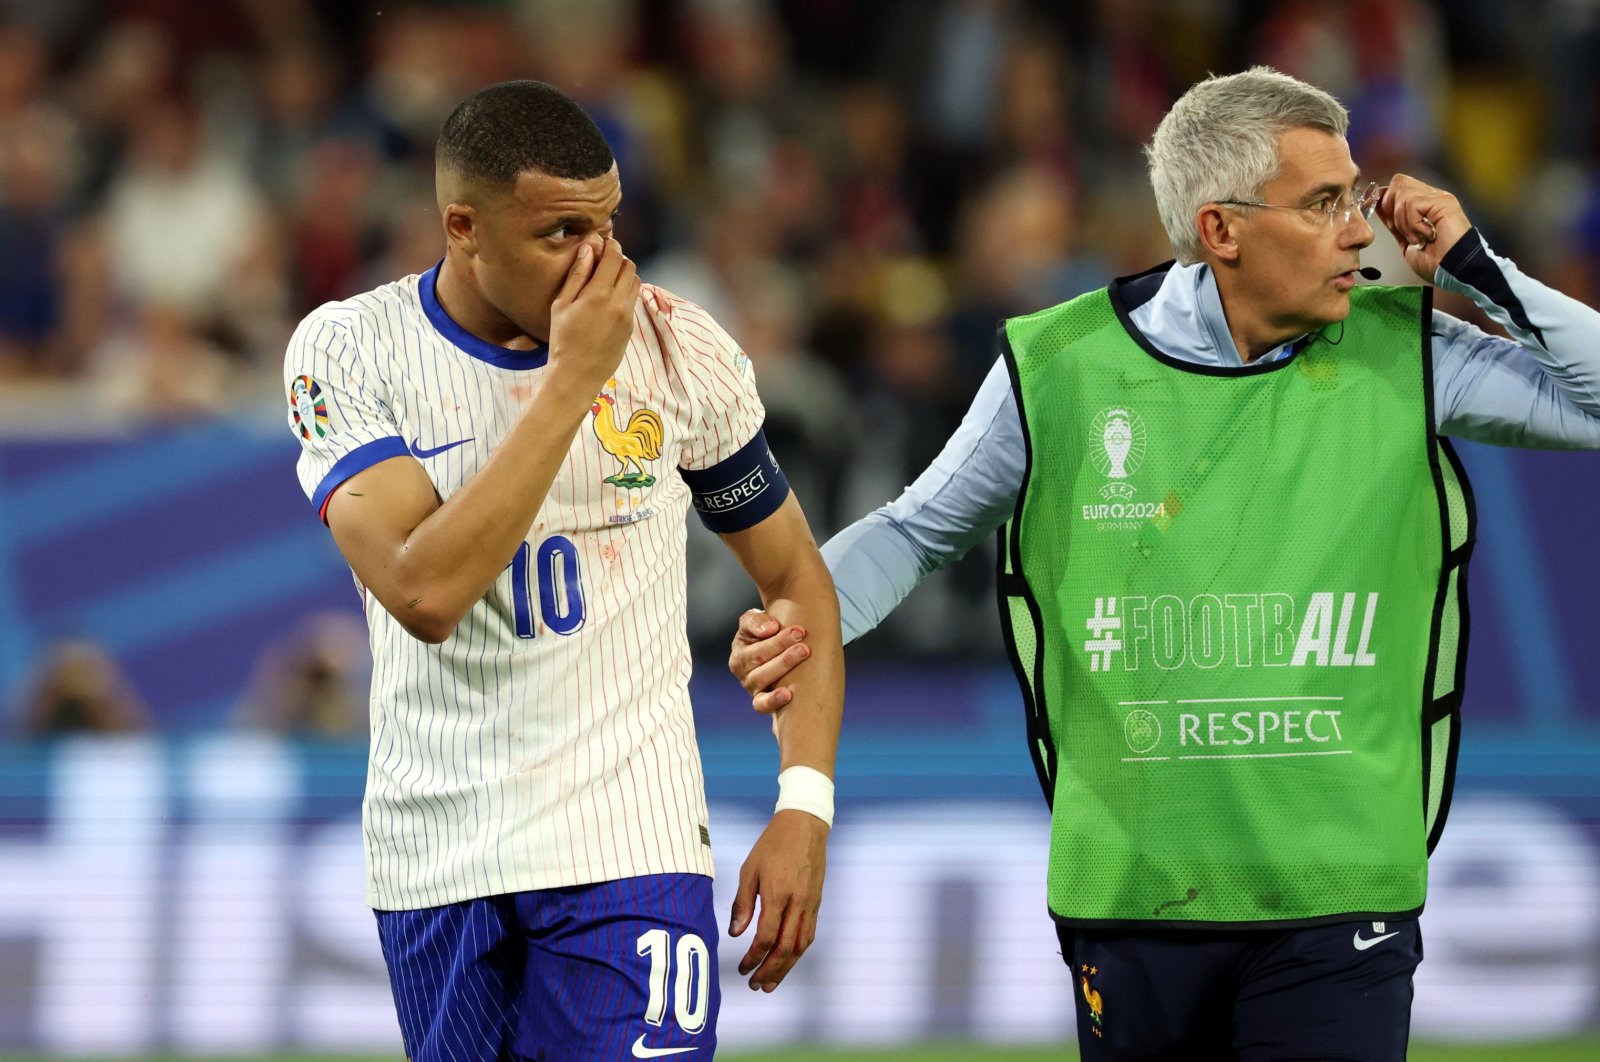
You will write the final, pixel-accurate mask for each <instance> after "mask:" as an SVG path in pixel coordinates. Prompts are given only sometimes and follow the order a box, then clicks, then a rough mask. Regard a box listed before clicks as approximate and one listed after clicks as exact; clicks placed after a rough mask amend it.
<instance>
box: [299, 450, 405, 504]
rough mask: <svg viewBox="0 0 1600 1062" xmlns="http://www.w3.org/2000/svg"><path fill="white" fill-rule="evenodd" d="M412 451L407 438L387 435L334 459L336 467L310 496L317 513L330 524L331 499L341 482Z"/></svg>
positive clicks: (324, 477) (334, 466)
mask: <svg viewBox="0 0 1600 1062" xmlns="http://www.w3.org/2000/svg"><path fill="white" fill-rule="evenodd" d="M410 452H411V451H409V450H407V449H406V441H405V440H404V439H402V438H400V437H399V436H398V435H388V436H385V437H384V438H382V439H374V440H372V441H371V442H369V443H362V444H361V445H360V446H358V447H356V448H355V449H354V450H351V451H350V452H349V453H347V454H345V455H344V456H343V457H341V458H339V460H338V461H335V462H334V465H333V467H332V468H330V469H328V474H327V475H325V476H323V477H322V482H321V483H318V484H317V489H316V491H314V492H313V493H312V495H311V507H312V508H314V509H316V510H317V516H318V517H319V518H320V519H321V520H322V522H323V523H327V522H328V499H330V498H331V497H333V492H334V491H336V490H338V489H339V484H341V483H343V482H344V481H345V480H347V479H349V478H351V477H352V476H354V475H356V474H357V473H360V472H365V471H366V470H367V469H369V468H371V467H372V466H373V465H375V464H377V463H378V462H380V461H387V460H389V458H391V457H404V456H405V455H406V454H408V453H410Z"/></svg>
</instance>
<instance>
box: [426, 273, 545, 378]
mask: <svg viewBox="0 0 1600 1062" xmlns="http://www.w3.org/2000/svg"><path fill="white" fill-rule="evenodd" d="M442 265H444V259H442V258H441V259H440V260H439V262H438V264H437V265H435V266H434V267H433V268H432V269H430V270H428V271H427V272H426V273H424V274H422V279H421V280H420V281H418V283H417V293H418V295H419V296H420V297H421V299H422V312H423V313H425V314H427V315H428V322H429V323H430V324H432V325H433V327H434V328H435V329H436V330H438V333H439V334H440V335H442V336H444V337H445V338H446V339H448V340H449V341H450V342H451V343H453V344H454V345H455V346H457V347H459V348H461V349H462V350H464V351H466V352H467V353H468V354H471V355H472V356H473V357H474V358H477V359H478V360H479V361H486V362H488V363H489V364H490V365H498V366H500V368H502V369H537V368H541V367H542V366H543V365H544V363H545V362H546V361H548V360H549V358H550V349H549V348H548V347H546V346H545V345H544V344H543V343H541V344H539V345H538V346H536V347H534V348H533V349H532V350H512V349H511V348H509V347H500V346H496V345H495V344H493V343H491V342H489V341H488V340H487V339H479V338H478V337H477V336H475V335H473V334H472V333H471V332H469V331H467V330H466V329H465V328H462V327H461V326H460V325H459V324H457V323H456V322H455V321H454V320H452V319H451V317H450V315H449V314H447V313H445V312H444V307H443V306H441V305H439V293H438V291H436V290H435V286H436V285H437V284H438V283H439V267H440V266H442Z"/></svg>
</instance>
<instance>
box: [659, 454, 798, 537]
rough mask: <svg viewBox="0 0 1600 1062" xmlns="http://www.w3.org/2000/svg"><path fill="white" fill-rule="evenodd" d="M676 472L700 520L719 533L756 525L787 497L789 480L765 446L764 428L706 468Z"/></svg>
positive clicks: (681, 469) (776, 509)
mask: <svg viewBox="0 0 1600 1062" xmlns="http://www.w3.org/2000/svg"><path fill="white" fill-rule="evenodd" d="M678 474H679V475H681V476H682V477H683V481H684V482H685V483H687V484H688V485H689V491H690V493H691V494H692V495H693V498H694V507H695V511H697V512H698V513H699V514H700V522H701V523H703V524H705V525H706V527H708V528H710V529H711V530H712V531H715V532H716V533H717V534H719V535H726V534H730V533H732V532H734V531H746V530H748V529H750V528H752V527H754V526H756V525H757V524H759V523H760V522H761V521H763V520H765V519H766V518H767V517H769V516H771V515H772V514H773V513H775V512H777V511H778V507H779V506H781V505H782V504H783V502H784V499H786V498H788V497H789V481H788V480H787V479H785V478H784V475H783V470H782V469H780V468H779V467H778V462H777V461H776V460H775V459H774V458H773V456H772V450H771V448H769V447H768V446H767V433H766V430H765V429H762V430H760V431H757V432H756V434H755V436H754V438H752V439H751V440H750V441H749V442H747V443H745V444H744V446H743V447H741V448H740V449H739V451H738V453H735V454H734V455H733V456H732V457H728V458H725V459H724V460H722V461H719V462H717V463H716V464H714V465H712V466H711V467H710V468H700V469H690V468H680V469H678Z"/></svg>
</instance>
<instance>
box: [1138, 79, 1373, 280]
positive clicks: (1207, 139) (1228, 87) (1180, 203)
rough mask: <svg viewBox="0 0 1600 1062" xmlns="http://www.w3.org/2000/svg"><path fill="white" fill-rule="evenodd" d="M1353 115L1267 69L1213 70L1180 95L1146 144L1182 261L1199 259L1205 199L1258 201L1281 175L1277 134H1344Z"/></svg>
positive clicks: (1164, 220)
mask: <svg viewBox="0 0 1600 1062" xmlns="http://www.w3.org/2000/svg"><path fill="white" fill-rule="evenodd" d="M1349 127H1350V113H1349V112H1348V111H1346V110H1345V109H1344V105H1343V104H1342V103H1340V102H1339V101H1338V100H1336V99H1334V98H1333V97H1332V96H1330V95H1329V94H1328V93H1326V92H1324V91H1322V90H1321V89H1319V88H1317V87H1315V86H1314V85H1308V84H1306V83H1305V82H1304V81H1300V80H1298V79H1296V78H1292V77H1290V76H1289V75H1288V74H1284V73H1280V72H1279V71H1277V70H1274V69H1272V68H1271V67H1269V66H1256V67H1251V68H1250V69H1249V70H1246V71H1245V72H1244V73H1242V74H1229V75H1228V76H1226V77H1217V76H1216V75H1212V76H1211V77H1208V78H1206V79H1205V80H1204V81H1201V82H1198V83H1196V84H1195V85H1194V86H1193V87H1191V88H1190V89H1189V91H1188V92H1185V93H1184V94H1183V95H1182V96H1181V97H1179V99H1178V102H1177V103H1174V104H1173V105H1172V109H1171V110H1170V111H1168V112H1167V114H1166V117H1164V118H1162V119H1161V124H1160V125H1159V126H1157V127H1156V135H1155V136H1154V137H1153V138H1151V140H1150V145H1149V146H1148V147H1146V148H1145V149H1144V154H1145V158H1146V159H1148V160H1149V163H1150V185H1151V187H1152V188H1153V189H1154V191H1155V195H1156V209H1157V210H1158V211H1160V213H1161V224H1162V225H1164V226H1165V227H1166V230H1167V238H1168V239H1170V240H1171V241H1172V250H1173V252H1174V253H1175V254H1176V255H1177V257H1178V261H1179V262H1181V263H1183V264H1185V265H1190V264H1192V263H1194V262H1198V261H1199V260H1200V236H1199V233H1198V232H1196V231H1195V223H1194V219H1195V215H1196V214H1197V213H1198V212H1199V210H1200V208H1201V207H1202V206H1204V205H1205V204H1206V203H1214V202H1217V201H1219V200H1223V199H1238V200H1255V199H1258V198H1259V197H1260V195H1261V188H1262V186H1263V185H1265V184H1266V183H1267V182H1268V181H1271V180H1272V179H1273V178H1275V177H1277V176H1278V173H1279V166H1280V163H1279V159H1278V135H1279V134H1280V133H1285V132H1287V131H1289V130H1291V129H1321V130H1323V131H1324V132H1327V133H1332V134H1333V135H1335V136H1344V135H1345V131H1346V130H1347V129H1349Z"/></svg>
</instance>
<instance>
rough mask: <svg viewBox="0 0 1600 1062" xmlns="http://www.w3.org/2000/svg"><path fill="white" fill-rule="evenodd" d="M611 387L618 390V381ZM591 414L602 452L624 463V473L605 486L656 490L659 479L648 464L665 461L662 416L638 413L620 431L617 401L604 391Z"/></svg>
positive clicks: (607, 481)
mask: <svg viewBox="0 0 1600 1062" xmlns="http://www.w3.org/2000/svg"><path fill="white" fill-rule="evenodd" d="M611 385H612V387H613V389H615V386H616V381H615V380H613V381H611ZM589 412H590V413H593V414H594V435H595V438H597V439H599V440H600V448H601V449H602V450H604V451H605V452H606V453H608V454H610V455H611V456H612V457H615V458H616V459H617V460H618V461H620V462H622V471H620V472H618V473H617V474H616V475H614V476H607V477H606V478H605V480H604V482H606V483H610V484H611V485H612V486H615V487H622V488H623V489H624V490H631V489H640V490H642V489H644V488H645V487H652V486H654V485H655V482H656V477H654V476H652V475H651V474H650V473H649V471H648V470H647V469H646V468H645V467H644V463H645V462H646V461H655V460H657V459H659V458H660V457H661V439H662V435H663V429H662V426H661V414H659V413H657V412H656V411H655V410H653V409H638V410H634V413H633V416H631V417H629V418H628V425H627V427H625V428H619V427H617V400H616V398H615V397H614V396H612V395H609V394H607V393H605V392H604V391H602V392H600V395H599V397H598V398H596V399H595V400H594V403H593V404H592V405H591V406H590V407H589Z"/></svg>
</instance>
